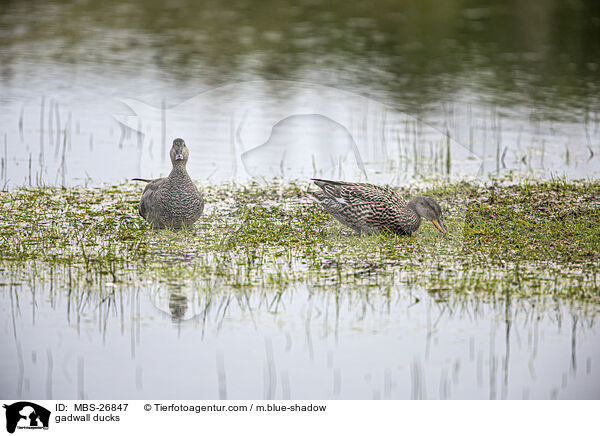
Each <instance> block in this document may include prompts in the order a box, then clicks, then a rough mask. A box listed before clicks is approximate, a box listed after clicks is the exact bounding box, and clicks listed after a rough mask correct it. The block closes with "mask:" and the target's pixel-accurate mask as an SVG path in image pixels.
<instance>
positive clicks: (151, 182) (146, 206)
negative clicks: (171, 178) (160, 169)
mask: <svg viewBox="0 0 600 436" xmlns="http://www.w3.org/2000/svg"><path fill="white" fill-rule="evenodd" d="M131 180H139V181H141V182H147V183H148V184H147V185H146V187H145V188H144V192H142V198H141V199H140V204H139V205H138V212H139V213H140V216H142V217H143V218H144V219H146V220H148V213H149V211H150V209H151V207H152V205H153V204H154V203H155V202H156V200H155V199H154V194H156V192H157V191H158V190H159V189H160V187H161V186H162V185H163V184H164V182H165V181H166V180H167V178H166V177H161V178H159V179H131Z"/></svg>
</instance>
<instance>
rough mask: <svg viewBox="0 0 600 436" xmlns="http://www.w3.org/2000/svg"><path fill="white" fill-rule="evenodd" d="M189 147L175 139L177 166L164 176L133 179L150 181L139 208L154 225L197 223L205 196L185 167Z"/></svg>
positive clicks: (173, 151) (173, 154)
mask: <svg viewBox="0 0 600 436" xmlns="http://www.w3.org/2000/svg"><path fill="white" fill-rule="evenodd" d="M189 153H190V152H189V150H188V148H187V146H186V145H185V141H184V140H183V139H181V138H177V139H175V140H174V141H173V146H172V147H171V151H170V156H171V163H172V164H173V169H171V173H170V174H169V176H168V177H162V178H160V179H154V180H148V179H132V180H140V181H142V182H148V185H147V186H146V188H145V189H144V192H143V193H142V198H141V199H140V204H139V206H138V211H139V212H140V215H141V216H142V217H143V218H144V219H145V220H146V221H148V222H149V223H150V225H151V226H152V227H154V228H158V229H162V228H165V227H168V228H172V229H180V228H181V227H183V226H186V227H187V226H191V225H192V224H194V223H195V222H196V221H197V220H198V218H200V215H202V211H203V210H204V198H203V197H202V194H201V193H200V191H199V190H198V188H197V187H196V185H194V182H192V179H191V178H190V176H189V175H188V173H187V170H186V169H185V165H186V163H187V161H188V157H189Z"/></svg>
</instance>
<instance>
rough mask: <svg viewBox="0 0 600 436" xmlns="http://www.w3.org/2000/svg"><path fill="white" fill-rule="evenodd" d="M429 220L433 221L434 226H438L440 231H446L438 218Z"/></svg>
mask: <svg viewBox="0 0 600 436" xmlns="http://www.w3.org/2000/svg"><path fill="white" fill-rule="evenodd" d="M431 222H432V223H433V225H434V226H436V227H437V228H438V230H439V231H440V232H442V233H446V229H445V228H444V226H443V225H442V223H441V222H440V221H439V220H431Z"/></svg>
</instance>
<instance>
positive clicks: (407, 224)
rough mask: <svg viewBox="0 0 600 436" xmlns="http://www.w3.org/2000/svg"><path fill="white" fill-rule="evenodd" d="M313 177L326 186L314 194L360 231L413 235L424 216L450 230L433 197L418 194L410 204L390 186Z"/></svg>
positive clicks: (325, 206)
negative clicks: (444, 224) (443, 221)
mask: <svg viewBox="0 0 600 436" xmlns="http://www.w3.org/2000/svg"><path fill="white" fill-rule="evenodd" d="M312 180H314V182H315V184H316V185H317V186H318V187H319V188H321V189H322V191H320V192H311V194H312V196H313V197H315V198H316V199H317V201H318V202H319V203H320V204H321V205H322V206H323V207H324V208H325V210H326V211H328V212H329V213H330V214H331V215H332V216H333V217H334V218H335V219H337V220H338V221H339V222H341V223H342V224H344V225H346V226H348V227H350V228H351V229H353V230H354V231H355V232H357V233H365V234H367V235H369V234H374V233H380V232H382V231H384V230H387V231H390V232H393V233H396V234H399V235H410V234H411V233H414V232H416V231H417V229H418V228H419V226H420V225H421V217H423V218H426V219H428V220H429V221H431V222H432V223H433V224H434V225H435V226H436V227H437V228H438V230H439V231H440V232H442V233H445V232H446V229H444V226H443V225H442V221H441V218H442V211H441V209H440V206H439V204H437V202H436V201H435V200H434V199H433V198H431V197H415V198H413V199H412V200H410V201H409V202H408V203H407V202H406V201H405V200H404V198H402V196H401V195H400V194H398V193H397V192H396V191H394V190H393V189H392V188H390V187H380V186H375V185H371V184H369V183H349V182H334V181H330V180H322V179H312Z"/></svg>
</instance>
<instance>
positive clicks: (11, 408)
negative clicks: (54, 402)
mask: <svg viewBox="0 0 600 436" xmlns="http://www.w3.org/2000/svg"><path fill="white" fill-rule="evenodd" d="M4 408H5V409H6V431H8V432H9V433H14V432H15V430H16V429H17V428H18V429H27V430H40V429H44V430H48V424H49V421H50V411H49V410H48V409H45V408H43V407H42V406H38V405H37V404H35V403H30V402H28V401H19V402H18V403H13V404H10V405H6V404H5V405H4Z"/></svg>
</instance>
